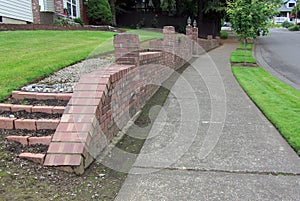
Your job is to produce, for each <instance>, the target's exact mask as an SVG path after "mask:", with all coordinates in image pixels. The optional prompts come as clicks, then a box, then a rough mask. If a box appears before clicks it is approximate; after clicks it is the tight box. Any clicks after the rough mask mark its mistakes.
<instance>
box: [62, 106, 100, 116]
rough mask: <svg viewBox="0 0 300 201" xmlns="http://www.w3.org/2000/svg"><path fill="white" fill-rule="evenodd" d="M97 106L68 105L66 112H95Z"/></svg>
mask: <svg viewBox="0 0 300 201" xmlns="http://www.w3.org/2000/svg"><path fill="white" fill-rule="evenodd" d="M96 110H97V106H67V107H66V110H65V113H66V114H95V113H96Z"/></svg>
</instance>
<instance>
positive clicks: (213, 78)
mask: <svg viewBox="0 0 300 201" xmlns="http://www.w3.org/2000/svg"><path fill="white" fill-rule="evenodd" d="M236 47H237V44H225V45H223V46H222V47H219V48H217V49H215V50H213V51H211V52H209V54H208V55H201V56H200V57H199V58H197V59H196V60H195V61H193V62H192V63H191V65H190V66H189V67H188V68H187V69H186V70H185V71H184V72H183V74H182V75H181V76H180V77H179V79H178V80H177V81H176V83H175V85H174V86H173V87H172V88H171V89H170V90H171V93H170V95H169V96H168V98H167V100H166V102H165V104H164V106H163V108H162V110H161V111H160V113H159V115H158V117H157V118H156V120H155V122H154V124H153V126H152V128H151V131H150V134H149V136H148V138H147V140H146V141H145V144H144V146H143V148H142V150H141V153H140V155H139V156H138V157H137V160H136V162H135V163H134V166H133V168H132V169H131V171H130V174H129V175H128V178H127V179H126V181H125V183H124V185H123V186H122V189H121V190H120V192H119V194H118V196H117V198H116V200H137V201H141V200H300V191H299V189H300V158H299V157H298V155H297V154H296V153H295V152H294V151H293V150H292V149H291V148H290V146H289V145H288V144H287V143H286V141H285V140H284V139H283V138H282V137H281V135H280V133H278V131H277V130H276V129H275V128H274V126H273V125H272V124H271V123H270V122H269V121H268V120H267V119H266V118H265V117H264V115H263V114H262V113H261V112H260V110H259V109H257V107H256V106H255V105H254V104H253V103H252V101H251V100H250V99H249V98H248V96H247V95H246V94H245V92H244V91H243V90H242V89H241V87H240V86H239V85H238V83H237V82H236V80H235V78H234V77H233V75H232V72H231V69H230V63H229V56H230V54H231V52H232V51H233V50H234V49H235V48H236Z"/></svg>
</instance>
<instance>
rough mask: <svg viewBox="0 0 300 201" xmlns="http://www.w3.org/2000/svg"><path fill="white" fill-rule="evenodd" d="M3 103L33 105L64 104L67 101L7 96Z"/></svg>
mask: <svg viewBox="0 0 300 201" xmlns="http://www.w3.org/2000/svg"><path fill="white" fill-rule="evenodd" d="M4 102H5V103H11V104H17V105H34V106H66V105H67V104H68V102H69V101H64V100H33V99H24V100H15V99H13V98H8V99H6V100H5V101H4Z"/></svg>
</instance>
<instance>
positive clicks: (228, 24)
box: [221, 22, 232, 31]
mask: <svg viewBox="0 0 300 201" xmlns="http://www.w3.org/2000/svg"><path fill="white" fill-rule="evenodd" d="M221 30H224V31H226V30H228V31H231V30H232V28H231V23H230V22H225V23H224V24H223V26H222V27H221Z"/></svg>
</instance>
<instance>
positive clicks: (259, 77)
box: [232, 66, 300, 155]
mask: <svg viewBox="0 0 300 201" xmlns="http://www.w3.org/2000/svg"><path fill="white" fill-rule="evenodd" d="M232 71H233V74H234V75H235V77H236V79H237V80H238V82H239V83H240V85H241V86H242V87H243V89H244V90H245V91H246V93H247V94H248V95H249V96H250V97H251V99H252V100H253V101H254V102H255V103H256V105H257V106H258V107H259V108H260V109H261V110H262V111H263V113H264V114H265V115H266V117H267V118H268V119H269V120H270V121H271V122H272V123H273V124H274V125H275V126H276V128H277V129H278V130H279V131H280V133H281V134H282V135H283V136H284V138H285V139H286V140H287V141H288V143H289V144H290V145H291V146H292V147H293V148H294V149H295V150H296V152H297V153H298V155H300V92H299V91H297V90H296V89H294V88H292V87H290V86H288V85H287V84H285V83H283V82H281V81H280V80H278V79H277V78H275V77H273V76H271V75H270V74H269V73H268V72H266V71H265V70H264V69H262V68H246V67H236V66H235V67H232Z"/></svg>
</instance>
